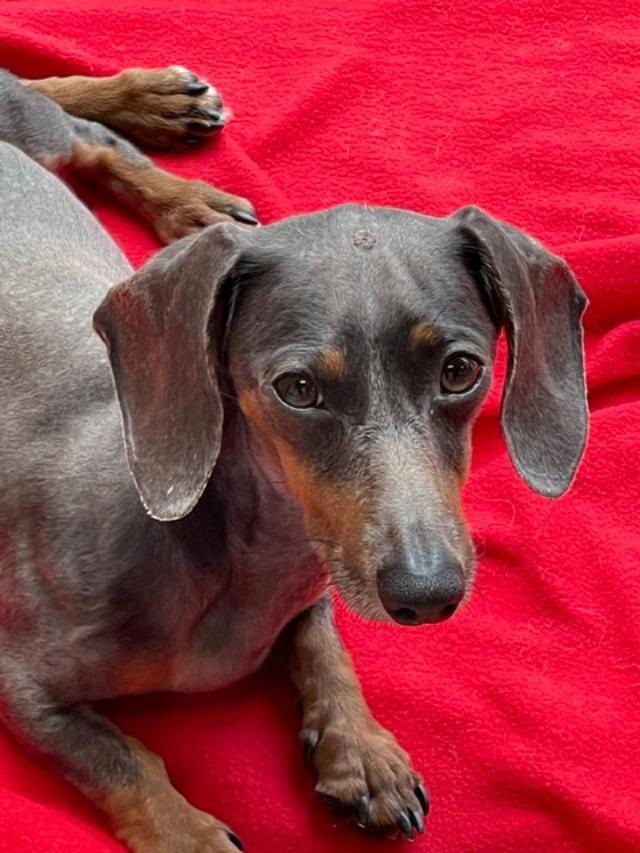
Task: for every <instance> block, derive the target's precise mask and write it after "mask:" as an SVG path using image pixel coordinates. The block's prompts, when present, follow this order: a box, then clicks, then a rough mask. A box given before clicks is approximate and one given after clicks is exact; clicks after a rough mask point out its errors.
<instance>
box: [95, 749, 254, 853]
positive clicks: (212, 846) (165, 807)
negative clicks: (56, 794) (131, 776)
mask: <svg viewBox="0 0 640 853" xmlns="http://www.w3.org/2000/svg"><path fill="white" fill-rule="evenodd" d="M126 741H127V745H128V747H129V749H130V750H131V752H132V753H133V755H134V756H135V758H136V759H137V762H138V764H139V767H140V775H139V778H138V779H137V780H136V782H135V784H132V785H125V786H122V787H120V788H115V789H113V790H111V791H108V792H102V793H99V794H98V793H95V792H94V793H93V796H92V799H93V800H94V802H96V803H97V805H99V806H100V807H101V808H102V809H103V810H104V811H105V812H106V813H107V814H108V815H109V817H110V818H111V821H112V823H113V825H114V828H115V834H116V837H117V838H118V839H119V840H120V841H123V842H124V843H125V844H127V846H128V847H129V849H131V850H133V851H135V853H200V851H212V853H213V852H214V851H215V853H238V848H237V847H236V846H235V845H234V844H232V843H231V841H230V840H229V836H228V835H227V831H226V827H225V826H224V824H222V823H221V822H220V821H218V820H216V818H214V817H212V816H211V815H208V814H206V813H205V812H202V811H200V810H199V809H196V808H194V807H193V806H191V805H189V803H188V802H187V801H186V800H185V799H184V797H183V796H182V795H181V794H179V793H178V792H177V791H176V789H175V788H174V787H173V786H172V784H171V782H170V781H169V777H168V775H167V771H166V770H165V766H164V763H163V761H162V759H161V758H160V757H159V756H157V755H154V753H152V752H150V751H149V750H148V749H146V748H145V747H144V746H143V745H142V744H141V743H140V742H139V741H137V740H135V739H134V738H129V737H128V738H126Z"/></svg>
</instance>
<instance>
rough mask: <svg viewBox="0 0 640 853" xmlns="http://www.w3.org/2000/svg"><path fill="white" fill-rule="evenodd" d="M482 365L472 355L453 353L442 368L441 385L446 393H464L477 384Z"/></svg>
mask: <svg viewBox="0 0 640 853" xmlns="http://www.w3.org/2000/svg"><path fill="white" fill-rule="evenodd" d="M481 375H482V365H481V364H480V362H479V361H477V360H476V359H475V358H472V357H471V356H470V355H452V356H451V357H450V358H448V359H447V360H446V362H445V365H444V367H443V369H442V377H441V378H440V385H441V387H442V390H443V392H444V393H445V394H464V393H465V392H466V391H471V389H472V388H473V387H474V386H475V385H477V383H478V380H479V379H480V376H481Z"/></svg>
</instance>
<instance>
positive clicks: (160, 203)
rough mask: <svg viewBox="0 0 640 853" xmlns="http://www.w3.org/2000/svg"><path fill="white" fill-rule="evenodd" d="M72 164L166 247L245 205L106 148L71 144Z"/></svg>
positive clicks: (224, 218)
mask: <svg viewBox="0 0 640 853" xmlns="http://www.w3.org/2000/svg"><path fill="white" fill-rule="evenodd" d="M71 163H72V165H73V166H74V167H75V168H76V169H78V170H80V171H83V172H87V173H89V174H90V176H91V177H93V178H94V179H96V180H98V181H99V182H100V183H103V184H106V185H107V186H108V187H109V188H110V189H111V190H112V192H113V193H114V194H115V195H116V196H117V197H118V198H119V199H120V200H121V201H123V202H124V203H125V204H127V205H128V206H129V207H132V208H133V209H134V210H136V211H137V212H138V213H140V214H141V215H142V216H144V217H145V219H147V220H148V221H149V222H150V223H151V224H152V225H153V227H154V228H155V230H156V231H157V232H158V234H159V236H160V237H161V238H162V239H163V240H164V241H165V242H167V243H169V242H171V241H172V240H176V239H178V238H179V237H184V236H185V235H186V234H191V233H193V232H195V231H198V230H199V229H200V228H202V227H203V226H205V225H212V224H214V223H216V222H225V221H229V216H228V215H227V214H226V213H224V212H223V211H225V210H227V211H228V210H229V209H230V207H231V206H235V207H240V208H246V207H247V206H248V204H249V203H248V202H247V200H246V199H242V198H240V197H238V196H232V195H229V194H228V193H225V192H223V191H222V190H218V189H216V188H215V187H212V186H210V185H209V184H206V183H204V182H203V181H188V180H184V179H183V178H178V177H176V176H175V175H171V174H169V172H165V171H164V170H163V169H159V168H157V167H156V166H154V165H153V163H151V161H150V160H143V161H142V162H132V161H131V160H128V159H127V158H126V157H125V156H123V154H121V153H120V152H119V151H117V150H115V149H113V148H109V147H107V146H100V145H90V144H88V143H86V142H78V141H76V142H74V144H73V150H72V161H71Z"/></svg>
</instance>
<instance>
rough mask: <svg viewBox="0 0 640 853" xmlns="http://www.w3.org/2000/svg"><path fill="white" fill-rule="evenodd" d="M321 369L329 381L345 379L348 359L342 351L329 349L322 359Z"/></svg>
mask: <svg viewBox="0 0 640 853" xmlns="http://www.w3.org/2000/svg"><path fill="white" fill-rule="evenodd" d="M320 367H321V369H322V371H323V372H324V373H325V374H326V376H327V378H328V379H336V380H339V379H343V378H344V375H345V373H346V372H347V359H346V356H345V354H344V353H343V352H342V350H339V349H329V350H327V351H326V352H324V353H323V354H322V356H321V357H320Z"/></svg>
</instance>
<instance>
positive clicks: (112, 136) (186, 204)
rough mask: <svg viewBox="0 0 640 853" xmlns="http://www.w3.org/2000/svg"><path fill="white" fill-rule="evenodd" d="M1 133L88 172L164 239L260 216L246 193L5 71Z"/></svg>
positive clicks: (48, 163)
mask: <svg viewBox="0 0 640 853" xmlns="http://www.w3.org/2000/svg"><path fill="white" fill-rule="evenodd" d="M0 140H1V141H4V142H10V143H11V144H12V145H15V146H16V147H17V148H20V149H21V150H22V151H24V152H25V153H26V154H28V155H29V156H30V157H33V159H34V160H37V161H38V162H39V163H41V164H42V165H43V166H45V167H46V168H48V169H56V168H58V167H60V166H68V167H70V168H71V169H73V170H75V171H78V172H80V173H81V174H83V175H87V176H88V177H91V178H92V179H93V180H95V181H97V182H98V183H99V184H100V185H101V186H104V187H106V188H107V189H108V190H110V191H111V192H112V193H114V194H115V195H116V196H117V197H118V198H119V199H120V200H121V201H122V202H124V203H125V204H126V205H128V206H129V207H131V208H133V209H134V210H135V211H136V212H137V213H139V214H140V215H141V216H143V217H144V218H145V219H147V220H148V221H149V222H150V223H151V225H152V226H153V227H154V228H155V230H156V232H157V233H158V235H159V236H160V238H161V239H162V240H164V241H165V242H167V243H168V242H171V241H172V240H176V239H178V238H179V237H184V236H185V235H186V234H190V233H192V232H194V231H197V230H198V229H199V228H202V227H204V226H206V225H211V224H214V223H216V222H223V221H228V220H230V219H235V220H238V221H240V222H244V223H247V224H255V222H256V220H255V217H254V215H253V207H252V205H251V204H250V202H248V201H247V200H246V199H244V198H240V197H238V196H234V195H230V194H229V193H225V192H223V191H222V190H218V189H216V188H215V187H212V186H209V184H206V183H204V182H203V181H190V180H184V179H182V178H178V177H176V176H175V175H171V174H169V173H168V172H165V171H164V170H163V169H159V168H157V167H156V166H154V164H153V163H152V162H151V160H149V159H148V158H147V157H145V156H144V155H143V154H141V153H140V152H139V151H138V150H137V149H136V148H135V146H133V145H132V144H131V143H130V142H128V141H127V140H125V139H123V138H122V137H120V136H118V135H117V134H116V133H113V132H112V131H111V130H108V129H107V128H106V127H104V125H102V124H99V123H98V122H93V121H88V120H85V119H81V118H75V117H74V116H71V115H68V114H67V113H66V112H65V111H64V110H63V109H62V108H61V107H60V106H58V104H56V103H54V102H53V101H52V100H50V99H49V98H47V97H45V96H44V95H42V94H40V93H38V92H35V91H32V90H31V89H30V88H27V87H25V86H23V85H22V84H21V83H20V82H19V81H18V80H17V78H15V77H13V76H12V75H10V74H8V73H6V72H0Z"/></svg>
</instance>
